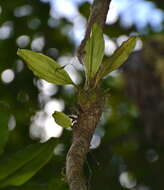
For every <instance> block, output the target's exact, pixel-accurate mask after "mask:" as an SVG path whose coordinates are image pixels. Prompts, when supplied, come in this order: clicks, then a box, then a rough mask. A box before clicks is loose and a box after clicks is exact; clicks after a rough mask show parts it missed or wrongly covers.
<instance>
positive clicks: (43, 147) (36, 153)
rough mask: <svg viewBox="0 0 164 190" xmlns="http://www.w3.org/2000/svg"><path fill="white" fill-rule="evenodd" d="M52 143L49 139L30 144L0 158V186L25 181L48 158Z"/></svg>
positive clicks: (52, 140)
mask: <svg viewBox="0 0 164 190" xmlns="http://www.w3.org/2000/svg"><path fill="white" fill-rule="evenodd" d="M54 143H55V141H54V139H51V140H49V141H48V142H46V143H44V144H41V143H36V144H32V145H29V146H27V147H25V148H24V149H23V150H22V151H18V152H16V153H14V154H13V155H10V156H4V157H3V158H1V160H0V187H4V186H8V185H19V184H23V183H25V182H26V181H27V180H28V179H29V178H30V177H32V176H33V175H34V174H35V173H36V172H37V171H38V170H39V169H40V168H41V167H42V166H43V165H44V164H45V163H46V162H47V161H48V160H49V159H50V155H51V154H52V150H53V147H54ZM45 155H46V156H45ZM18 179H19V180H18Z"/></svg>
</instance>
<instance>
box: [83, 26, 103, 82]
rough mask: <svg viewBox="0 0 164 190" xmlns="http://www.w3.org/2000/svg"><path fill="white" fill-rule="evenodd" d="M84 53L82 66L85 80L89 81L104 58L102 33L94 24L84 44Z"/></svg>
mask: <svg viewBox="0 0 164 190" xmlns="http://www.w3.org/2000/svg"><path fill="white" fill-rule="evenodd" d="M85 51H86V55H85V57H84V65H85V69H86V78H87V80H88V81H89V80H91V79H93V78H94V76H95V74H96V73H97V71H98V69H99V67H100V65H101V63H102V59H103V56H104V39H103V31H102V29H101V27H100V26H99V25H98V24H94V25H93V27H92V31H91V36H90V38H89V39H88V40H87V42H86V46H85Z"/></svg>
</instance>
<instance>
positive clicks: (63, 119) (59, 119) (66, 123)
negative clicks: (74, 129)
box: [52, 111, 72, 128]
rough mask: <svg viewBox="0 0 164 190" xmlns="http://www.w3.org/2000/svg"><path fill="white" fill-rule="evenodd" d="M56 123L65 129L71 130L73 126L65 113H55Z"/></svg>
mask: <svg viewBox="0 0 164 190" xmlns="http://www.w3.org/2000/svg"><path fill="white" fill-rule="evenodd" d="M52 116H53V117H54V119H55V121H56V123H57V124H58V125H60V126H62V127H64V128H69V127H71V126H72V121H71V119H70V117H69V116H68V115H66V114H65V113H63V112H59V111H55V112H54V113H53V115H52Z"/></svg>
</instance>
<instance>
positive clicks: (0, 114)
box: [0, 104, 9, 154]
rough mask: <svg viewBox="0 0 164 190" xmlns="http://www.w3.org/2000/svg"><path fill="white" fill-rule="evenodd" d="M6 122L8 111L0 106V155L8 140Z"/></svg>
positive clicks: (7, 120)
mask: <svg viewBox="0 0 164 190" xmlns="http://www.w3.org/2000/svg"><path fill="white" fill-rule="evenodd" d="M8 122H9V113H8V110H7V109H6V108H5V107H4V106H3V105H1V104H0V154H2V153H3V148H4V146H5V144H6V143H7V140H8V134H9V130H8Z"/></svg>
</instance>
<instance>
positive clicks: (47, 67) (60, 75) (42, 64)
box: [17, 49, 74, 85]
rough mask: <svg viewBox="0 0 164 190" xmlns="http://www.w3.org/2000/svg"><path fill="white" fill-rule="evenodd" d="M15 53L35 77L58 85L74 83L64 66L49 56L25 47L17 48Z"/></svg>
mask: <svg viewBox="0 0 164 190" xmlns="http://www.w3.org/2000/svg"><path fill="white" fill-rule="evenodd" d="M17 54H18V56H20V57H21V58H22V59H23V60H24V61H25V62H26V63H27V66H28V67H29V69H30V70H32V71H33V73H34V75H36V76H37V77H39V78H42V79H44V80H46V81H48V82H51V83H54V84H58V85H66V84H73V85H74V83H73V81H72V80H71V78H70V77H69V75H68V73H67V72H66V71H65V70H64V68H63V67H61V66H60V65H59V64H58V63H56V62H55V61H54V60H53V59H51V58H50V57H48V56H46V55H43V54H41V53H36V52H33V51H30V50H25V49H18V51H17Z"/></svg>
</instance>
